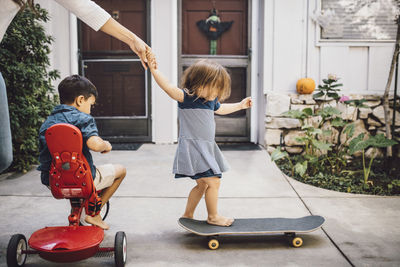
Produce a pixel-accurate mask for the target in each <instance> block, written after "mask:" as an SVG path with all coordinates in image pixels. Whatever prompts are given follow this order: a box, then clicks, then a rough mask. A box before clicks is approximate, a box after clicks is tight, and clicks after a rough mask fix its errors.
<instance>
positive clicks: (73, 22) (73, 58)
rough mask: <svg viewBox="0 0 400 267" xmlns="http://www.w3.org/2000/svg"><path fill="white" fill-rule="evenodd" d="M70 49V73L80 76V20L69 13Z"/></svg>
mask: <svg viewBox="0 0 400 267" xmlns="http://www.w3.org/2000/svg"><path fill="white" fill-rule="evenodd" d="M69 43H70V45H69V49H70V52H69V53H70V55H69V58H70V65H69V72H70V75H71V74H78V69H79V68H78V66H79V56H78V20H77V18H76V16H75V15H74V14H72V13H71V12H70V13H69Z"/></svg>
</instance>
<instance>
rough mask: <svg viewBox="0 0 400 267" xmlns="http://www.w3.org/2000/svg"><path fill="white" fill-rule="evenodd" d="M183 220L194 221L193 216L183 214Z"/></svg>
mask: <svg viewBox="0 0 400 267" xmlns="http://www.w3.org/2000/svg"><path fill="white" fill-rule="evenodd" d="M181 218H187V219H193V215H192V216H190V215H186V214H183V215H182V216H181Z"/></svg>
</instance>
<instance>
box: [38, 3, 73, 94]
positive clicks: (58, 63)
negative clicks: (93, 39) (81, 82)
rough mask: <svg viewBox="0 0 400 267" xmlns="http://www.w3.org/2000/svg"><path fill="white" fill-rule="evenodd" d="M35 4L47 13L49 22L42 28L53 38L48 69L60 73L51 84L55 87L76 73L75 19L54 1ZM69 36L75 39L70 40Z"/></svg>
mask: <svg viewBox="0 0 400 267" xmlns="http://www.w3.org/2000/svg"><path fill="white" fill-rule="evenodd" d="M35 2H36V3H38V4H40V5H41V7H43V8H45V9H47V10H48V11H49V16H50V21H49V22H47V23H45V24H44V25H43V26H44V27H45V29H46V32H47V34H49V35H51V36H52V37H53V38H54V42H53V44H52V46H51V53H50V56H49V57H50V65H51V66H50V68H51V69H57V70H58V71H59V72H60V76H61V78H60V79H59V80H57V81H55V82H54V83H53V84H54V85H55V86H57V85H58V83H59V82H60V81H61V80H62V79H63V78H65V77H66V76H68V75H71V74H76V73H77V71H78V60H77V47H78V44H77V32H76V17H75V16H74V15H70V12H69V11H68V10H66V9H65V8H64V7H62V6H61V5H59V4H58V3H57V2H55V1H48V0H47V1H46V0H37V1H35ZM71 30H72V31H73V32H71ZM71 35H72V36H73V37H72V38H74V37H75V39H71ZM73 51H75V53H73Z"/></svg>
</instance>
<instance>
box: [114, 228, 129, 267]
mask: <svg viewBox="0 0 400 267" xmlns="http://www.w3.org/2000/svg"><path fill="white" fill-rule="evenodd" d="M126 250H127V247H126V235H125V233H124V232H121V231H120V232H117V233H116V235H115V242H114V259H115V266H116V267H124V266H125V263H126V254H127V253H126Z"/></svg>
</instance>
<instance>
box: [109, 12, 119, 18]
mask: <svg viewBox="0 0 400 267" xmlns="http://www.w3.org/2000/svg"><path fill="white" fill-rule="evenodd" d="M111 14H112V17H113V19H115V20H118V19H119V10H114V11H113V12H111Z"/></svg>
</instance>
